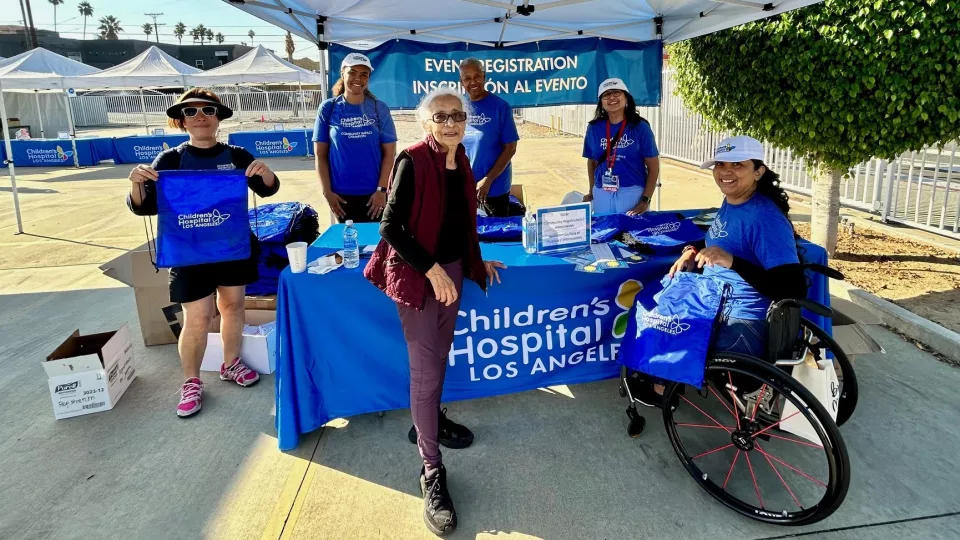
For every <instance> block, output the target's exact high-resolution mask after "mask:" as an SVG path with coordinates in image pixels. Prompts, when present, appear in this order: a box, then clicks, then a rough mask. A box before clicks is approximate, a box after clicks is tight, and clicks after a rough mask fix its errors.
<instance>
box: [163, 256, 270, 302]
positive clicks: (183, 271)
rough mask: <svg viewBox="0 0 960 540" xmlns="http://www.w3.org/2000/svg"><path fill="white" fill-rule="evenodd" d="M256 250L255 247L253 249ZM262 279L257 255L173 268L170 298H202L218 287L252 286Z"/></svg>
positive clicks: (173, 299)
mask: <svg viewBox="0 0 960 540" xmlns="http://www.w3.org/2000/svg"><path fill="white" fill-rule="evenodd" d="M254 249H256V248H254ZM258 279H260V272H259V270H258V268H257V257H256V256H253V257H250V258H249V259H247V260H243V261H227V262H220V263H211V264H198V265H195V266H181V267H179V268H171V269H170V301H171V302H177V303H180V304H183V303H186V302H196V301H197V300H202V299H204V298H206V297H208V296H210V295H211V294H213V293H214V292H216V290H217V287H239V286H241V285H250V284H251V283H256V282H257V280H258Z"/></svg>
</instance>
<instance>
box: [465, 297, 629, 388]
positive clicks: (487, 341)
mask: <svg viewBox="0 0 960 540" xmlns="http://www.w3.org/2000/svg"><path fill="white" fill-rule="evenodd" d="M642 289H643V285H641V284H640V282H639V281H636V280H632V279H630V280H627V281H624V282H623V283H622V284H621V285H620V287H619V288H618V290H617V293H616V296H614V297H613V298H612V299H611V298H601V297H598V296H582V297H581V299H580V301H579V302H572V303H569V304H564V305H553V306H548V305H534V304H532V303H531V304H527V303H515V304H514V303H511V304H509V305H503V306H500V307H497V308H495V309H490V308H480V309H479V310H478V309H469V310H460V311H459V312H458V314H457V329H456V330H455V331H454V336H455V337H454V342H453V345H452V346H451V347H450V351H449V354H448V355H447V362H448V365H449V366H450V368H452V369H460V370H464V371H465V373H464V375H465V378H467V379H468V380H469V381H471V382H481V381H496V380H500V379H513V378H517V377H535V376H538V375H543V374H547V373H552V372H555V371H557V370H562V369H566V368H574V367H575V366H578V365H581V364H583V365H591V364H594V363H597V365H599V364H601V363H603V364H605V365H612V364H613V362H614V361H615V360H616V358H617V352H618V351H619V348H620V340H621V339H622V338H623V337H624V335H625V334H626V330H627V323H629V320H630V319H629V317H630V315H629V313H630V311H629V310H630V307H631V306H632V305H633V302H634V298H635V297H636V295H637V293H639V292H640V291H641V290H642ZM554 298H555V297H554ZM561 301H563V300H562V299H561Z"/></svg>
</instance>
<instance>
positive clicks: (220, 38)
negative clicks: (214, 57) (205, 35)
mask: <svg viewBox="0 0 960 540" xmlns="http://www.w3.org/2000/svg"><path fill="white" fill-rule="evenodd" d="M226 39H227V38H225V37H224V36H223V34H222V33H220V32H217V43H218V44H221V45H222V44H223V42H224V41H226Z"/></svg>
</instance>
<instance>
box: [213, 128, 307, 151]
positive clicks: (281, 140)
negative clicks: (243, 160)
mask: <svg viewBox="0 0 960 540" xmlns="http://www.w3.org/2000/svg"><path fill="white" fill-rule="evenodd" d="M312 139H313V129H289V130H284V131H238V132H236V133H231V134H230V136H229V137H228V138H227V142H228V143H230V144H233V145H236V146H242V147H243V148H246V149H247V150H249V151H250V153H251V154H253V156H254V157H257V158H264V157H285V156H306V155H307V150H308V148H309V146H310V145H311V144H313V142H312Z"/></svg>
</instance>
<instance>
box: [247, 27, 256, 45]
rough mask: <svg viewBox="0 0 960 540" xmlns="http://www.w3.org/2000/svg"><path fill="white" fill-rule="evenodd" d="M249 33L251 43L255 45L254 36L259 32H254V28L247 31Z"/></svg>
mask: <svg viewBox="0 0 960 540" xmlns="http://www.w3.org/2000/svg"><path fill="white" fill-rule="evenodd" d="M247 35H248V36H250V45H253V36H255V35H257V33H256V32H254V31H253V30H250V31H249V32H247Z"/></svg>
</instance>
